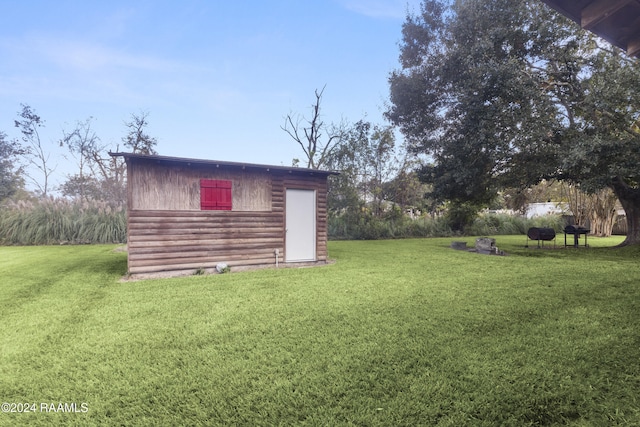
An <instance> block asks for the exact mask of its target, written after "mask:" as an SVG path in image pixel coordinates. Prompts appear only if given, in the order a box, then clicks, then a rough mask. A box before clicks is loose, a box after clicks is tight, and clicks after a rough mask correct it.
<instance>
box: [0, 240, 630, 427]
mask: <svg viewBox="0 0 640 427" xmlns="http://www.w3.org/2000/svg"><path fill="white" fill-rule="evenodd" d="M452 240H466V241H468V242H470V243H471V244H470V246H472V242H473V241H474V239H472V238H466V239H452V238H447V239H412V240H395V241H367V242H364V241H358V242H355V241H343V242H330V244H329V252H330V256H331V257H332V258H335V259H336V260H337V262H336V264H333V265H329V266H326V267H320V268H303V269H279V270H273V269H272V270H261V271H253V272H244V273H236V274H225V275H215V276H192V277H185V278H179V279H163V280H148V281H141V282H119V279H120V277H121V276H122V275H123V274H124V273H125V271H126V255H125V254H123V253H114V252H113V248H114V246H75V247H74V246H59V247H53V246H50V247H2V248H0V277H1V279H0V290H1V292H0V320H1V330H0V401H1V402H7V403H15V405H13V408H12V409H15V410H19V409H20V408H22V410H24V407H25V405H24V404H29V405H31V404H35V408H34V407H33V406H28V408H29V409H35V410H36V411H35V412H29V413H0V425H3V426H4V425H7V426H9V425H11V426H13V425H43V426H49V425H56V424H57V425H63V424H66V425H83V426H84V425H96V426H97V425H136V426H145V425H148V426H160V425H167V426H169V425H238V426H244V425H248V426H273V425H283V426H290V425H309V426H325V425H326V426H343V425H344V426H349V425H353V426H419V425H423V426H467V425H469V426H496V425H503V426H527V425H545V426H546V425H573V426H610V425H640V400H639V399H640V263H639V262H638V261H639V258H640V248H624V249H615V250H614V249H610V248H604V247H603V246H611V245H614V244H616V243H618V242H620V241H621V238H611V239H596V238H589V243H590V244H591V248H590V249H588V250H587V249H584V248H581V249H578V250H576V249H558V250H547V249H525V248H524V247H523V246H524V244H525V237H524V236H498V237H497V245H498V247H499V248H500V249H503V250H505V251H507V252H508V254H509V256H505V257H497V256H486V255H478V254H473V253H468V252H462V251H454V250H452V249H449V245H450V243H451V241H452ZM558 241H560V238H559V239H558ZM598 246H602V247H598ZM60 403H62V409H64V403H67V404H68V405H67V408H66V409H68V410H69V409H73V408H74V406H73V405H72V404H73V403H75V405H76V406H75V410H76V411H77V412H72V413H68V412H67V413H64V412H62V411H58V409H59V404H60ZM51 404H53V409H55V410H56V411H57V412H54V411H52V410H51V409H52V406H51ZM5 408H6V406H4V405H3V410H4V409H5ZM44 409H47V410H48V412H47V411H44Z"/></svg>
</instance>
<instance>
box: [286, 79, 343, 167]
mask: <svg viewBox="0 0 640 427" xmlns="http://www.w3.org/2000/svg"><path fill="white" fill-rule="evenodd" d="M323 94H324V88H322V90H321V91H318V90H317V89H316V91H315V96H316V100H315V102H314V103H313V105H311V118H310V119H307V118H304V117H301V116H299V115H291V114H288V115H287V116H286V118H285V122H284V126H281V129H282V130H284V131H285V132H286V133H287V134H289V136H290V137H291V138H293V140H294V141H295V142H297V143H298V145H300V147H301V148H302V151H303V152H304V155H305V158H306V167H307V168H310V169H322V168H323V167H324V166H325V163H326V162H327V159H328V157H329V155H330V154H331V150H333V148H334V147H335V145H336V144H337V143H338V142H340V140H341V139H342V138H343V136H344V131H343V129H344V125H338V126H336V125H331V126H327V125H326V124H325V123H324V121H323V120H322V115H321V114H320V104H321V101H322V95H323ZM303 121H304V122H306V126H303V125H302V122H303Z"/></svg>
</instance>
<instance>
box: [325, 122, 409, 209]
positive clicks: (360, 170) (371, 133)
mask: <svg viewBox="0 0 640 427" xmlns="http://www.w3.org/2000/svg"><path fill="white" fill-rule="evenodd" d="M324 164H325V166H327V167H329V168H330V169H332V170H336V171H339V172H340V175H338V176H337V177H332V179H331V181H330V185H329V205H330V207H331V208H333V209H338V210H340V209H345V208H348V207H360V206H362V205H365V204H366V205H368V206H370V207H371V209H372V212H373V214H374V215H375V216H381V215H382V212H383V201H384V200H386V199H388V198H390V197H392V196H391V195H390V194H389V193H388V192H387V191H385V190H387V189H388V188H390V187H389V186H387V185H386V184H387V183H388V182H389V181H391V180H392V179H393V178H394V177H395V175H396V174H397V173H398V172H399V170H400V162H399V161H398V159H397V153H396V147H395V136H394V134H393V131H392V129H391V127H389V126H385V127H381V126H377V125H372V124H371V123H370V122H367V121H365V120H360V121H358V122H356V123H354V124H353V125H351V126H349V127H348V128H346V129H345V130H344V132H343V134H342V137H341V138H340V139H339V140H338V141H337V142H336V144H335V146H334V147H333V149H332V150H331V151H330V152H329V153H328V154H327V156H326V158H325V160H324Z"/></svg>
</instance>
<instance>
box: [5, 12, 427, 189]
mask: <svg viewBox="0 0 640 427" xmlns="http://www.w3.org/2000/svg"><path fill="white" fill-rule="evenodd" d="M419 3H420V2H419V0H409V1H407V0H305V1H302V0H269V1H267V0H265V1H243V0H238V1H221V0H220V1H219V0H210V1H206V0H180V1H177V0H174V1H167V0H165V1H161V0H147V1H144V0H143V1H130V0H128V1H123V0H109V1H85V0H58V1H48V0H42V1H34V0H22V1H13V0H12V1H8V0H0V5H1V6H2V7H1V11H2V12H1V13H0V57H1V58H2V61H1V62H0V98H1V100H2V102H0V130H2V131H4V132H5V133H7V134H8V135H9V136H10V137H17V136H18V133H17V129H15V128H14V126H13V120H14V119H15V118H16V113H17V112H18V110H20V104H21V103H25V104H28V105H30V106H31V107H33V108H34V109H35V111H36V112H37V113H38V114H39V115H40V116H41V117H42V118H43V119H44V120H45V121H46V127H45V128H44V129H43V131H42V139H43V141H44V142H46V143H47V144H50V147H51V151H52V153H53V158H55V159H56V160H55V161H56V162H57V163H58V170H57V172H58V173H57V175H58V179H57V181H60V179H61V177H60V175H63V174H64V173H68V172H69V171H73V169H72V167H71V166H70V165H69V164H68V162H66V161H65V160H64V159H63V158H61V157H58V156H60V152H59V151H56V150H57V149H56V148H55V145H56V144H55V141H56V140H58V139H60V137H61V135H62V129H67V130H68V129H71V128H72V127H73V125H74V124H75V123H76V122H77V121H79V120H85V119H86V118H88V117H90V116H92V117H94V118H95V120H94V121H93V128H94V129H95V131H96V133H97V134H98V136H99V137H100V139H101V141H102V142H103V143H104V144H107V145H108V146H109V147H112V149H114V150H115V148H116V145H117V144H119V143H121V138H122V136H123V135H124V133H125V129H124V125H123V122H124V121H126V120H127V119H129V118H130V116H131V114H132V113H139V112H141V111H146V112H148V114H149V121H150V125H149V128H148V132H149V133H150V134H151V135H152V136H154V137H156V138H157V139H158V141H159V144H158V147H157V150H158V152H159V153H160V154H162V155H169V156H182V157H196V158H206V159H216V160H228V161H241V162H250V163H264V164H275V165H280V164H284V165H288V164H291V160H292V159H293V158H294V157H300V156H301V154H302V153H301V151H300V150H299V148H298V146H297V145H296V144H295V143H294V142H293V141H292V140H291V139H290V137H289V136H288V135H287V134H286V133H285V132H284V131H283V130H282V129H281V128H280V126H281V125H283V124H284V117H285V116H286V115H287V114H289V113H300V114H304V115H308V114H309V112H310V107H311V104H312V102H313V101H314V91H315V89H320V88H322V87H323V86H325V85H326V89H325V92H324V97H323V103H322V107H323V116H324V119H325V121H326V122H328V123H330V122H336V123H337V122H339V121H340V120H341V119H345V120H347V121H350V122H355V121H357V120H359V119H361V118H363V117H364V116H365V115H366V116H367V118H368V119H369V120H370V121H372V122H374V123H384V120H383V117H382V112H383V111H384V108H385V102H386V100H387V98H388V83H387V78H388V75H389V73H390V72H391V71H392V70H393V69H394V68H396V67H397V66H398V54H399V48H398V43H399V41H400V39H401V27H402V23H403V21H404V18H405V15H406V11H407V8H409V9H410V10H415V9H416V8H417V7H418V6H419Z"/></svg>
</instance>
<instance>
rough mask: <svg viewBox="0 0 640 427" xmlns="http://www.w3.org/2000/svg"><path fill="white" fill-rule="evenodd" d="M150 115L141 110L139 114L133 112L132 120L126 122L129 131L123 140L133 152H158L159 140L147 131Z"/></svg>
mask: <svg viewBox="0 0 640 427" xmlns="http://www.w3.org/2000/svg"><path fill="white" fill-rule="evenodd" d="M148 117H149V113H148V112H146V111H141V112H140V113H139V114H131V121H129V122H124V125H125V127H126V128H127V130H128V132H127V134H126V135H125V136H124V137H123V138H122V142H123V143H124V146H125V147H127V148H128V149H130V150H131V152H132V153H140V154H158V153H157V152H156V150H155V147H156V145H158V140H157V139H156V138H153V137H151V136H149V135H148V134H147V133H145V132H146V127H147V126H148V125H149V120H148Z"/></svg>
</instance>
